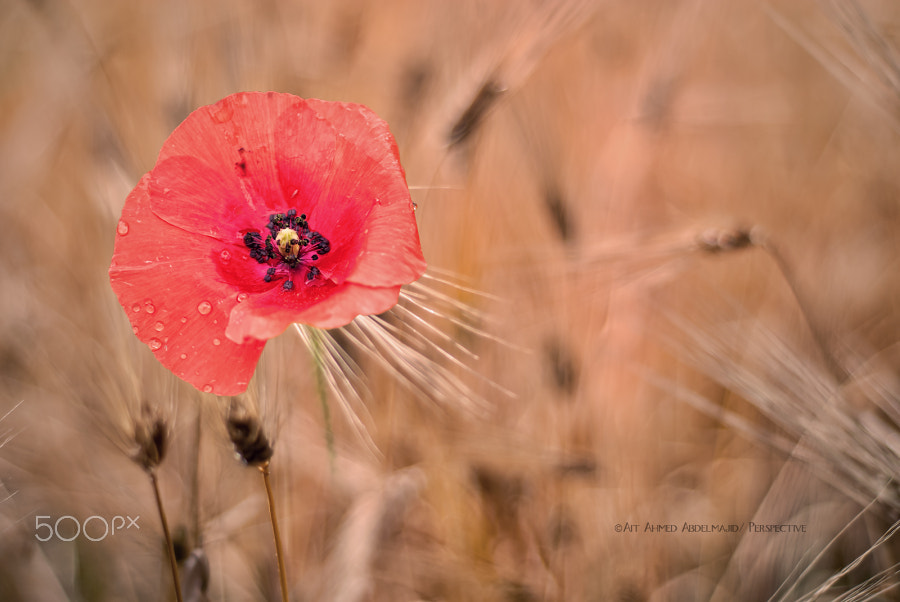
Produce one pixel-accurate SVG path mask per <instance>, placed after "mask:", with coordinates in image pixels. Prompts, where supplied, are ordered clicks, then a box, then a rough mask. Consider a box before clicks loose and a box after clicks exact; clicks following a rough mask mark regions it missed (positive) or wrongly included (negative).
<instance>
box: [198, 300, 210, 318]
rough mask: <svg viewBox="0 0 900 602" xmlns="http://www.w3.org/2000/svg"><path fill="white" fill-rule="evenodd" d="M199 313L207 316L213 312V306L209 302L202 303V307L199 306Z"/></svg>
mask: <svg viewBox="0 0 900 602" xmlns="http://www.w3.org/2000/svg"><path fill="white" fill-rule="evenodd" d="M197 311H199V312H200V315H203V316H205V315H206V314H208V313H209V312H211V311H212V305H210V303H209V301H201V302H200V305H198V306H197Z"/></svg>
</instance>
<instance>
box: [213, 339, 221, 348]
mask: <svg viewBox="0 0 900 602" xmlns="http://www.w3.org/2000/svg"><path fill="white" fill-rule="evenodd" d="M221 344H222V341H220V340H219V339H213V345H216V346H218V345H221Z"/></svg>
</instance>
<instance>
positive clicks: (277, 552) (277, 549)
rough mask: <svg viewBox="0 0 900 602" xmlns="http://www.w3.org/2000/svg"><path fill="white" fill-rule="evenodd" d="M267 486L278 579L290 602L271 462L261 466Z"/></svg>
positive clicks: (285, 601) (285, 596)
mask: <svg viewBox="0 0 900 602" xmlns="http://www.w3.org/2000/svg"><path fill="white" fill-rule="evenodd" d="M259 471H260V472H261V473H262V475H263V483H265V485H266V497H267V499H268V500H269V518H270V519H271V520H272V532H273V534H274V535H275V559H276V560H277V561H278V579H279V580H280V582H281V600H282V602H288V589H287V573H286V572H285V570H284V553H283V552H282V550H281V535H280V532H279V529H278V517H277V516H276V514H275V496H274V495H273V494H272V482H271V480H270V479H269V462H268V461H266V462H264V463H263V464H260V465H259Z"/></svg>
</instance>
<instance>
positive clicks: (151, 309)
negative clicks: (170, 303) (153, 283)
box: [144, 301, 156, 314]
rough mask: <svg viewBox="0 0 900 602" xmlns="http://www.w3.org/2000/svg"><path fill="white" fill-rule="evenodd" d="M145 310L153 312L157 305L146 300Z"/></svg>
mask: <svg viewBox="0 0 900 602" xmlns="http://www.w3.org/2000/svg"><path fill="white" fill-rule="evenodd" d="M144 311H145V312H147V313H148V314H152V313H153V312H155V311H156V306H155V305H153V303H151V302H150V301H144Z"/></svg>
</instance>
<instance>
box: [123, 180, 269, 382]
mask: <svg viewBox="0 0 900 602" xmlns="http://www.w3.org/2000/svg"><path fill="white" fill-rule="evenodd" d="M150 180H151V176H150V174H148V175H145V176H144V177H143V178H142V179H141V181H140V182H139V183H138V185H137V187H136V188H135V189H134V190H133V191H132V192H131V194H129V195H128V199H127V200H126V202H125V207H124V208H123V210H122V219H121V220H120V221H119V226H118V229H117V232H118V236H117V237H116V245H115V251H114V253H113V258H112V263H111V265H110V269H109V276H110V283H111V284H112V288H113V290H114V291H115V293H116V296H117V297H118V299H119V303H121V304H122V307H123V308H124V309H125V311H126V313H127V314H128V318H129V320H130V321H131V324H132V327H133V329H134V332H135V334H136V335H137V336H138V338H139V339H140V340H141V341H143V342H144V343H147V345H148V346H149V347H150V349H151V350H152V351H153V353H154V354H155V355H156V357H157V359H159V361H160V362H161V363H162V364H163V365H164V366H166V367H167V368H168V369H170V370H171V371H172V372H174V373H175V374H177V375H178V376H179V377H181V378H183V379H184V380H186V381H187V382H189V383H190V384H192V385H193V386H195V387H196V388H197V389H200V390H202V391H208V392H213V393H216V394H218V395H235V394H237V393H240V392H242V391H244V390H245V389H246V387H247V382H248V381H249V380H250V377H251V376H252V375H253V370H254V369H255V367H256V363H257V361H258V360H259V355H260V354H261V353H262V349H263V346H264V341H249V342H247V343H246V344H243V345H237V344H235V343H234V342H233V341H230V340H228V339H227V337H226V336H225V327H226V325H227V323H228V314H229V313H230V312H231V309H232V308H233V307H234V306H236V305H238V304H239V303H238V299H237V293H236V292H234V290H233V288H232V287H229V286H227V285H226V284H224V283H223V282H221V279H219V278H216V272H215V267H214V264H213V263H212V262H211V261H210V258H209V253H210V250H209V246H208V241H209V239H208V238H206V237H204V236H199V235H196V234H190V233H188V232H185V231H183V230H180V229H177V228H174V227H173V226H171V225H170V224H168V223H167V222H165V221H163V220H161V219H159V218H158V217H157V216H156V215H154V213H153V212H152V211H151V209H150V205H151V202H150V194H149V188H150Z"/></svg>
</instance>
